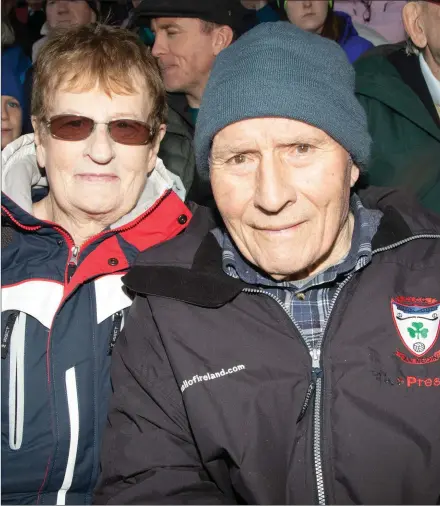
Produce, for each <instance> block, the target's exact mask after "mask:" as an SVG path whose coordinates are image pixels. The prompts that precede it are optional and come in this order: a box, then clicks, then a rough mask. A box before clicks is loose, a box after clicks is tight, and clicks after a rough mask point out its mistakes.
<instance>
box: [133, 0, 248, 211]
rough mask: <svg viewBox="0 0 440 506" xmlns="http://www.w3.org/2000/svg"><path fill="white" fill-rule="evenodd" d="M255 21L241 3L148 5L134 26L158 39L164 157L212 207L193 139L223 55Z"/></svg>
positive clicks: (179, 0)
mask: <svg viewBox="0 0 440 506" xmlns="http://www.w3.org/2000/svg"><path fill="white" fill-rule="evenodd" d="M247 16H249V17H252V16H254V14H253V12H252V11H248V10H247V9H245V8H244V7H243V6H242V5H241V3H240V0H209V1H207V0H144V1H143V2H142V3H141V4H140V6H139V7H138V9H137V12H135V14H134V23H135V24H137V25H140V26H144V25H147V26H149V27H151V30H152V31H153V33H154V34H155V41H154V45H153V48H152V53H153V56H155V57H156V58H157V61H158V63H159V67H160V69H161V73H162V78H163V80H164V83H165V88H166V90H167V91H168V92H170V93H168V104H169V106H170V112H169V117H168V128H167V134H166V135H165V138H164V140H163V142H162V145H161V150H160V152H159V156H160V157H161V158H162V159H163V160H164V162H165V164H166V165H167V167H169V168H170V169H171V170H173V171H174V172H176V173H178V174H181V176H182V181H183V183H184V184H185V186H186V187H188V185H189V184H192V183H193V181H194V184H193V187H192V188H191V191H190V195H189V196H190V198H191V199H192V200H194V201H196V202H198V203H206V201H207V199H209V200H210V198H211V191H210V188H209V185H206V184H203V182H202V181H201V180H200V179H199V177H198V174H197V172H196V167H195V159H194V151H193V143H192V139H193V136H194V126H195V123H196V120H197V114H198V112H199V107H200V102H201V100H202V97H203V92H204V90H205V86H206V83H207V82H208V79H209V75H210V73H211V69H212V66H213V64H214V61H215V59H216V57H217V56H218V55H219V54H220V52H221V51H222V50H223V49H225V48H226V47H228V46H229V45H230V44H231V43H232V42H233V40H234V39H235V38H236V37H237V35H239V34H240V33H241V32H242V31H243V30H244V28H246V23H247Z"/></svg>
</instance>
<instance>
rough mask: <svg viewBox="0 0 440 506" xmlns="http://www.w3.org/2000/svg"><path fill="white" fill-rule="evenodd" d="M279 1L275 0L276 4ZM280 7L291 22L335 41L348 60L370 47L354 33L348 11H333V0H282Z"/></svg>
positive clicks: (353, 58)
mask: <svg viewBox="0 0 440 506" xmlns="http://www.w3.org/2000/svg"><path fill="white" fill-rule="evenodd" d="M281 1H282V0H278V6H281ZM284 10H285V15H286V16H287V19H288V20H289V21H290V22H291V23H293V24H294V25H296V26H299V27H300V28H302V29H303V30H306V31H307V32H313V33H317V34H319V35H322V36H323V37H326V38H327V39H331V40H334V41H336V42H337V43H338V44H339V45H340V46H341V47H342V49H343V50H344V51H345V53H346V54H347V57H348V59H349V61H350V62H351V63H353V62H354V61H356V60H357V59H358V58H359V56H360V55H361V54H362V53H364V52H365V51H367V50H368V49H371V48H372V47H373V44H372V43H371V42H370V41H369V40H367V39H364V38H363V37H361V36H360V35H359V34H358V32H357V31H356V28H355V27H354V26H353V23H352V21H351V17H350V16H349V15H348V14H346V13H345V12H335V11H334V10H333V0H330V1H327V0H294V1H293V0H285V1H284ZM284 19H285V18H284Z"/></svg>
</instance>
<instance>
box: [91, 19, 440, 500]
mask: <svg viewBox="0 0 440 506" xmlns="http://www.w3.org/2000/svg"><path fill="white" fill-rule="evenodd" d="M354 87H355V74H354V70H353V68H352V66H351V65H350V63H349V62H348V60H347V58H346V56H345V54H344V52H343V50H342V49H341V48H340V47H339V45H338V44H336V43H335V42H333V41H330V40H328V39H326V38H324V37H320V36H317V35H315V34H311V33H308V32H306V31H304V30H301V29H299V28H297V27H295V26H294V25H292V24H290V23H286V22H275V23H262V24H261V25H259V26H258V27H256V28H254V29H252V30H251V31H249V32H248V33H247V34H245V35H243V36H242V37H241V38H240V39H239V40H238V41H237V42H235V43H234V44H233V45H232V46H230V47H229V48H227V49H225V50H224V51H222V53H221V54H220V55H219V56H218V58H217V59H216V62H215V64H214V67H213V70H212V72H211V76H210V78H209V81H208V84H207V86H206V89H205V92H204V95H203V100H202V104H201V107H200V112H199V117H198V120H197V126H196V135H195V150H196V159H197V164H198V167H199V170H200V171H201V174H204V175H205V178H206V179H210V181H211V184H212V190H213V194H214V198H215V201H216V204H217V206H218V211H219V214H218V215H216V214H213V213H212V212H211V211H210V210H208V209H207V208H202V207H199V208H198V209H197V210H196V211H195V213H194V215H193V218H192V220H191V223H190V224H189V226H188V227H187V229H186V230H185V232H184V233H182V234H180V235H179V236H177V237H175V238H174V239H172V240H171V241H169V242H167V243H163V244H161V245H159V246H156V247H155V248H152V249H150V250H148V251H146V252H144V253H141V254H140V256H139V257H138V259H137V261H136V263H135V265H134V267H133V268H132V269H131V271H130V272H129V273H128V274H127V275H126V276H125V277H124V278H123V282H124V284H125V286H126V289H127V290H128V292H129V293H131V294H133V296H134V302H133V305H132V306H131V310H130V313H129V315H128V317H127V320H126V323H125V327H124V334H123V336H121V338H120V339H119V340H118V342H117V344H116V347H115V350H114V353H113V364H112V385H113V398H112V400H111V404H110V412H109V417H108V424H107V429H106V433H105V434H104V443H103V452H102V457H101V464H102V476H101V479H100V482H99V484H98V488H97V490H96V492H95V502H96V503H97V504H108V503H111V504H134V503H136V504H320V505H324V504H404V503H411V504H438V500H439V497H440V484H439V480H438V477H439V475H440V439H439V425H440V404H439V402H438V391H439V390H438V389H439V388H440V339H439V326H440V319H439V310H440V291H439V287H440V270H439V268H438V259H439V258H440V217H439V216H436V215H434V214H429V213H426V212H425V211H424V210H423V209H422V208H421V207H420V205H419V204H418V203H417V201H416V200H415V199H414V198H413V197H412V196H411V195H409V194H403V193H401V192H400V191H398V190H392V189H377V188H370V189H368V190H365V191H362V192H359V191H358V190H357V187H356V182H357V179H358V177H359V173H360V172H364V171H365V169H366V167H367V165H368V161H369V155H370V149H371V139H370V136H369V134H368V125H367V118H366V114H365V112H364V110H363V108H362V106H361V105H360V104H359V102H358V101H357V99H356V97H355V94H354ZM409 477H410V479H409Z"/></svg>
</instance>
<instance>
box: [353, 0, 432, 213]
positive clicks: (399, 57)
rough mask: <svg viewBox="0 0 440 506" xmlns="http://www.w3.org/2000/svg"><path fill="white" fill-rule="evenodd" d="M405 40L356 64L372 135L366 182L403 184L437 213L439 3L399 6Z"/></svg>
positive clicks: (383, 184)
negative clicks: (405, 41) (406, 40)
mask: <svg viewBox="0 0 440 506" xmlns="http://www.w3.org/2000/svg"><path fill="white" fill-rule="evenodd" d="M403 22H404V26H405V30H406V32H407V34H408V37H409V40H408V44H407V47H406V48H405V47H404V45H403V44H402V45H398V46H395V47H393V46H391V47H390V48H388V51H387V52H386V53H385V54H380V53H379V54H375V53H372V55H371V56H370V57H368V58H365V59H361V60H360V61H359V62H357V63H356V64H355V69H356V94H357V97H358V99H359V101H360V102H361V104H362V105H363V106H364V108H365V111H366V112H367V116H368V126H369V130H370V134H371V136H372V137H373V150H372V156H371V162H370V165H369V167H368V169H369V178H368V181H369V183H370V184H373V185H380V186H394V185H402V186H406V187H409V188H411V190H412V191H416V192H417V194H418V196H419V197H420V199H421V201H422V203H423V204H424V205H425V206H426V207H427V208H429V209H432V210H434V211H436V212H438V213H440V164H439V160H440V1H439V0H436V1H426V2H423V1H417V2H416V1H410V2H408V3H407V4H406V5H405V7H404V8H403Z"/></svg>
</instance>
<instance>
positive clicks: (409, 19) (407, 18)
mask: <svg viewBox="0 0 440 506" xmlns="http://www.w3.org/2000/svg"><path fill="white" fill-rule="evenodd" d="M423 8H424V6H423V5H422V4H420V3H419V2H408V3H407V4H405V5H404V7H403V10H402V20H403V25H404V27H405V31H406V33H407V34H408V37H409V38H410V39H411V40H412V42H413V44H414V45H415V46H417V47H418V48H420V49H423V48H425V47H426V44H427V43H428V39H427V38H426V35H425V24H424V19H423Z"/></svg>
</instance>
